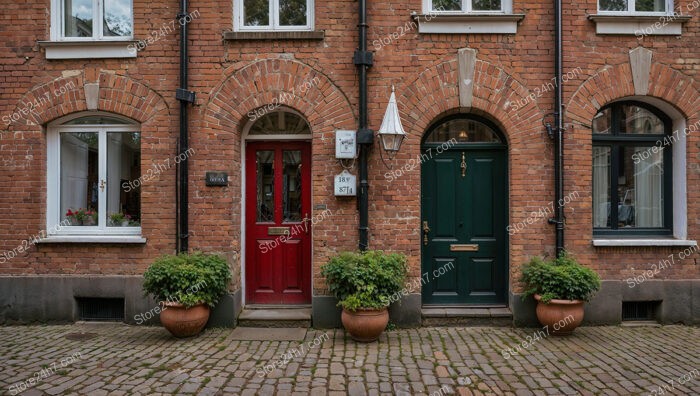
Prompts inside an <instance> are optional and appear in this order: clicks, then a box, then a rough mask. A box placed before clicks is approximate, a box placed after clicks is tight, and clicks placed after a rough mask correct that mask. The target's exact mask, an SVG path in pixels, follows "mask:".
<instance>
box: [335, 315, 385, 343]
mask: <svg viewBox="0 0 700 396" xmlns="http://www.w3.org/2000/svg"><path fill="white" fill-rule="evenodd" d="M340 319H341V320H342V322H343V327H345V331H347V332H348V333H349V334H350V336H351V337H352V339H353V340H355V341H360V342H372V341H376V340H377V338H379V336H380V335H381V334H382V332H383V331H384V329H386V325H387V324H388V323H389V310H388V309H387V308H384V309H358V310H357V311H347V310H345V309H343V313H342V315H341V316H340Z"/></svg>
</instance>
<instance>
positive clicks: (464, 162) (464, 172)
mask: <svg viewBox="0 0 700 396" xmlns="http://www.w3.org/2000/svg"><path fill="white" fill-rule="evenodd" d="M459 167H460V168H462V177H464V176H466V175H467V155H466V154H465V153H464V151H462V164H461V165H460V166H459Z"/></svg>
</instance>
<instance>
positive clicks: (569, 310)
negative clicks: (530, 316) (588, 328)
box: [535, 294, 584, 336]
mask: <svg viewBox="0 0 700 396" xmlns="http://www.w3.org/2000/svg"><path fill="white" fill-rule="evenodd" d="M541 299H542V296H540V295H539V294H535V300H537V319H538V320H539V321H540V323H541V324H542V326H547V329H548V334H552V335H556V336H562V335H569V334H571V333H572V332H573V331H574V329H576V328H577V327H578V326H579V325H581V322H583V303H584V302H583V301H582V300H552V301H550V302H549V304H545V303H543V302H542V301H541Z"/></svg>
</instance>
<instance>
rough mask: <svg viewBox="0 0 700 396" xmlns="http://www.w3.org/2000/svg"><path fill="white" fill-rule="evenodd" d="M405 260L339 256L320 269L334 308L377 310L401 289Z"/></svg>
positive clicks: (378, 254) (374, 252)
mask: <svg viewBox="0 0 700 396" xmlns="http://www.w3.org/2000/svg"><path fill="white" fill-rule="evenodd" d="M406 261H407V259H406V256H404V255H403V254H398V253H391V254H387V253H384V252H382V251H377V250H370V251H367V252H343V253H340V254H338V255H337V256H335V257H333V258H331V259H330V261H329V262H328V263H327V264H325V265H323V267H322V268H321V274H322V275H323V276H324V277H325V278H326V283H327V284H328V289H329V290H330V292H331V293H333V295H334V296H335V297H336V298H337V299H338V301H339V302H338V305H339V306H342V307H343V308H345V309H346V310H348V311H357V310H358V309H363V308H364V309H381V308H385V307H387V306H389V301H391V300H390V297H391V296H392V295H394V294H396V293H398V292H399V291H401V289H402V288H403V287H404V283H405V282H406V275H407V274H408V266H407V265H406Z"/></svg>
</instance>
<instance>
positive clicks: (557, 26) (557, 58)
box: [550, 0, 564, 257]
mask: <svg viewBox="0 0 700 396" xmlns="http://www.w3.org/2000/svg"><path fill="white" fill-rule="evenodd" d="M562 59H563V57H562V0H554V73H555V77H556V81H557V84H556V90H555V98H554V107H555V108H554V124H555V126H554V129H555V130H554V133H555V135H554V199H555V205H554V208H555V212H554V216H555V218H554V219H553V220H550V223H554V225H555V227H556V238H555V239H556V255H557V257H561V255H562V254H563V253H564V208H563V206H562V205H563V202H564V136H563V134H564V109H563V87H562Z"/></svg>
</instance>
